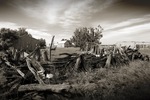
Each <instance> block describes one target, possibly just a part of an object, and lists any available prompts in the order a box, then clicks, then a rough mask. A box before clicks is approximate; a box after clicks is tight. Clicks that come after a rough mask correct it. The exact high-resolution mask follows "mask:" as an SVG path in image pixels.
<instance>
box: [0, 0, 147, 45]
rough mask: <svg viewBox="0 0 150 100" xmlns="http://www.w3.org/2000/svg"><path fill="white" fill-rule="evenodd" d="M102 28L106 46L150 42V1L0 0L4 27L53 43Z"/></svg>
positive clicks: (0, 21) (1, 23) (1, 20)
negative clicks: (88, 29) (77, 31)
mask: <svg viewBox="0 0 150 100" xmlns="http://www.w3.org/2000/svg"><path fill="white" fill-rule="evenodd" d="M98 25H101V26H102V27H103V29H104V31H103V33H102V34H103V38H102V39H101V40H100V41H101V42H102V44H114V43H116V42H118V41H147V42H150V34H149V32H150V0H0V28H3V27H5V28H11V29H17V28H20V27H24V28H26V29H27V31H28V32H29V33H30V34H32V36H33V37H35V38H38V39H40V38H44V39H45V40H46V42H47V44H50V42H51V38H52V36H53V35H55V42H58V41H60V40H61V39H63V38H65V39H70V38H71V37H72V35H73V33H74V31H75V29H76V28H79V27H94V28H96V27H97V26H98Z"/></svg>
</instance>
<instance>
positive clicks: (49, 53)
mask: <svg viewBox="0 0 150 100" xmlns="http://www.w3.org/2000/svg"><path fill="white" fill-rule="evenodd" d="M54 38H55V36H53V37H52V41H51V44H50V48H49V56H50V57H49V60H50V61H51V50H52V45H53V42H54Z"/></svg>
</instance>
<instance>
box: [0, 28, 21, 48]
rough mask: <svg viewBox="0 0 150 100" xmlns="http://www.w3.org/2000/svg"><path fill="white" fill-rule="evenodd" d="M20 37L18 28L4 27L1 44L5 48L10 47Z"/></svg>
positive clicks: (0, 36)
mask: <svg viewBox="0 0 150 100" xmlns="http://www.w3.org/2000/svg"><path fill="white" fill-rule="evenodd" d="M18 38H19V36H18V34H17V30H11V29H9V28H2V29H1V30H0V40H1V41H0V44H1V46H2V47H3V49H8V47H10V46H12V44H13V42H14V41H15V40H17V39H18Z"/></svg>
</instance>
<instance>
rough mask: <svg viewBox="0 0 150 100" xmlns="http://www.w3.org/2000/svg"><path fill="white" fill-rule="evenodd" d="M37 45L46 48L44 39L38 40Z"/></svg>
mask: <svg viewBox="0 0 150 100" xmlns="http://www.w3.org/2000/svg"><path fill="white" fill-rule="evenodd" d="M39 41H40V42H39V45H40V47H45V46H46V41H45V39H42V38H41V39H39Z"/></svg>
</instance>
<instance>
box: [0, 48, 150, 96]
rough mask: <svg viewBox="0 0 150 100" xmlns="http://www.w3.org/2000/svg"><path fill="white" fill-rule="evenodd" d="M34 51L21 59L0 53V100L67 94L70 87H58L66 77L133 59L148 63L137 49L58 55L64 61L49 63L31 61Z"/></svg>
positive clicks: (145, 56) (4, 52)
mask: <svg viewBox="0 0 150 100" xmlns="http://www.w3.org/2000/svg"><path fill="white" fill-rule="evenodd" d="M38 49H40V48H39V47H37V48H35V50H34V51H33V52H31V53H30V54H27V55H26V56H23V57H21V55H20V54H21V51H19V53H18V51H16V53H15V55H13V54H12V53H11V52H10V51H9V50H7V51H5V50H1V51H0V69H1V70H3V71H4V73H3V76H5V79H2V81H3V80H4V81H3V83H1V84H0V88H1V93H0V97H3V98H5V99H11V98H16V99H20V98H24V99H25V98H26V99H27V98H28V99H33V98H36V99H37V98H39V99H43V98H45V94H43V93H44V92H47V91H49V92H51V93H52V94H54V93H56V94H58V93H62V92H64V91H65V92H67V91H68V90H69V89H70V88H71V86H70V85H65V84H60V83H63V81H64V80H66V79H67V76H66V73H72V72H73V71H76V72H81V71H87V70H88V68H91V69H95V68H100V67H102V68H110V67H115V68H116V67H119V66H123V65H128V64H129V62H130V61H133V60H137V59H138V60H143V61H149V56H148V55H143V54H141V53H140V52H139V50H137V49H131V48H127V49H123V48H117V47H114V48H113V49H108V50H104V49H103V50H102V51H101V54H100V55H96V54H93V53H90V52H85V53H82V54H76V53H73V54H69V53H62V54H60V55H66V57H64V58H57V59H55V60H54V61H53V62H48V61H47V62H40V61H38V59H39V58H37V59H35V58H36V57H35V54H36V52H37V51H39V50H38ZM44 54H46V53H44ZM56 70H57V71H56ZM57 84H58V85H57ZM27 91H28V92H27ZM41 91H42V92H41ZM63 95H65V94H64V93H63ZM16 96H17V97H16Z"/></svg>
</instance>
